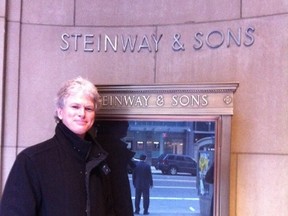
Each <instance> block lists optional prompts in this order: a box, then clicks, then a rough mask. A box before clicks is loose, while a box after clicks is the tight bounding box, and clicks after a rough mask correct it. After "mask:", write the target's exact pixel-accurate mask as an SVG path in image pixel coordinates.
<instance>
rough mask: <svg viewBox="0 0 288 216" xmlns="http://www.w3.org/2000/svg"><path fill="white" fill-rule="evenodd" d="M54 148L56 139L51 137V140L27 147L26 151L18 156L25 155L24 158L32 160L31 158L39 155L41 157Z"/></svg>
mask: <svg viewBox="0 0 288 216" xmlns="http://www.w3.org/2000/svg"><path fill="white" fill-rule="evenodd" d="M55 148H56V139H55V137H52V138H50V139H48V140H45V141H43V142H41V143H38V144H35V145H33V146H30V147H27V148H26V149H24V150H23V151H22V152H21V153H20V155H26V156H28V157H31V158H32V157H36V156H39V155H40V156H41V155H43V154H45V153H48V152H50V151H51V150H53V149H55Z"/></svg>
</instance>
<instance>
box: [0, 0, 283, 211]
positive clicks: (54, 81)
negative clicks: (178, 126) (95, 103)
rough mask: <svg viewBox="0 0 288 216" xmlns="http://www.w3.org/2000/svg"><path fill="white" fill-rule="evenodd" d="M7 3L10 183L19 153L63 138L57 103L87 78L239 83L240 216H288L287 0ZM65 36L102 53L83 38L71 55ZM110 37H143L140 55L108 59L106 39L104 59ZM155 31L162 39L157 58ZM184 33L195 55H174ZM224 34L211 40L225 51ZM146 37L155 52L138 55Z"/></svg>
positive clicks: (0, 40)
mask: <svg viewBox="0 0 288 216" xmlns="http://www.w3.org/2000/svg"><path fill="white" fill-rule="evenodd" d="M5 2H6V1H5V0H0V27H1V29H0V59H1V60H0V73H1V76H2V75H3V77H4V78H5V79H1V83H0V87H1V86H2V83H5V85H4V90H5V91H4V96H5V103H3V108H4V116H2V118H1V120H2V125H3V126H2V127H3V128H1V129H2V133H3V137H2V140H3V141H2V142H1V143H2V152H1V157H2V161H1V165H2V174H3V183H4V182H5V180H6V177H7V175H8V173H9V170H10V168H11V166H12V163H13V161H14V159H15V156H16V154H17V153H18V152H19V151H21V150H22V149H23V148H25V147H27V146H30V145H33V144H35V143H38V142H40V141H42V140H44V139H46V138H47V137H50V136H51V135H52V134H53V132H54V131H53V130H54V126H55V124H54V121H53V114H54V105H53V100H54V97H55V94H56V91H57V89H58V86H59V85H60V83H61V82H63V81H64V80H67V79H70V78H73V77H75V76H78V75H82V76H84V77H87V78H89V79H91V80H92V81H93V82H94V83H95V84H155V83H173V84H177V83H187V84H189V83H195V82H231V81H236V82H239V84H240V86H239V88H238V90H237V92H236V95H235V101H234V105H235V111H234V116H233V120H232V146H231V185H230V191H231V194H230V195H231V196H230V206H231V208H230V215H231V216H234V215H235V216H236V215H237V216H243V215H245V216H250V215H253V216H254V215H257V216H258V215H259V216H263V215H264V216H265V215H267V216H270V215H272V214H273V213H274V214H277V215H279V216H282V215H283V216H284V215H287V214H288V207H287V203H288V183H287V182H288V172H287V167H286V166H287V164H288V145H287V140H288V133H287V131H288V117H287V116H288V115H287V111H288V103H286V99H287V98H288V97H287V96H288V91H287V86H288V77H287V76H288V61H287V57H288V3H287V1H286V0H273V1H272V0H266V1H259V0H258V1H257V0H249V1H248V0H242V1H240V0H217V1H216V0H208V1H191V0H182V1H170V0H169V1H167V0H165V1H164V0H157V1H152V0H146V1H131V0H129V1H122V2H121V3H120V2H119V1H116V0H111V1H100V0H94V1H89V0H81V1H72V0H63V1H60V2H59V1H55V0H54V1H53V0H45V1H44V0H38V1H28V0H23V1H17V0H10V1H9V2H8V1H7V4H8V5H7V10H5V9H4V8H6V7H4V6H5ZM74 2H75V5H74ZM2 6H3V7H2ZM5 14H6V15H5ZM5 16H7V20H6V19H5ZM5 21H6V22H5ZM250 27H253V28H254V29H255V32H254V33H253V37H254V43H253V44H252V45H251V46H246V45H245V42H246V43H247V42H249V38H247V37H246V36H245V31H246V30H247V29H248V28H250ZM5 30H6V33H7V39H6V40H5V37H4V35H5ZM229 30H231V31H232V32H233V33H235V34H237V33H238V31H241V44H240V45H239V46H238V45H236V44H235V43H233V42H231V44H230V46H228V43H229V41H228V40H227V38H228V37H227V34H228V31H229ZM213 31H218V32H223V33H224V37H225V40H224V43H223V44H222V46H220V47H219V48H214V49H213V48H209V47H208V46H207V43H204V44H203V47H202V48H201V49H199V50H195V49H194V48H193V45H195V44H196V45H199V44H197V42H196V41H195V38H194V36H195V34H196V33H197V32H201V33H202V34H203V37H202V38H203V40H205V38H206V36H207V35H209V33H211V32H213ZM63 33H68V34H75V33H81V34H82V35H85V34H87V35H88V34H90V35H92V34H93V35H94V38H93V40H94V42H95V43H94V44H93V45H91V44H90V45H89V46H88V47H89V48H91V47H93V48H94V51H93V52H84V48H83V46H84V45H83V37H81V38H80V39H79V41H78V45H79V46H78V48H77V49H78V50H77V51H75V50H74V48H75V47H74V44H73V43H72V42H71V44H70V48H69V49H68V50H67V51H62V50H61V49H60V46H64V44H63V42H62V41H61V35H62V34H63ZM100 34H101V39H103V37H104V36H105V34H106V35H108V36H109V37H111V38H115V36H116V35H118V36H119V38H121V35H125V36H127V35H131V36H135V35H137V36H138V39H139V40H138V41H137V43H136V44H137V45H136V49H135V51H134V52H131V51H126V52H123V51H122V50H121V49H122V48H121V46H120V45H119V46H118V48H117V51H113V49H112V48H111V47H108V50H107V51H106V52H105V47H104V45H103V44H104V42H102V43H101V50H100V51H99V52H98V51H97V37H98V36H99V35H100ZM153 34H154V35H156V36H157V37H159V36H160V35H161V34H162V38H161V40H160V42H159V46H158V47H157V48H158V51H157V52H156V50H155V49H156V48H155V43H154V44H153V39H151V36H152V35H153ZM175 34H181V38H180V42H181V44H179V45H183V44H184V48H185V50H179V51H175V50H173V46H174V48H177V43H176V44H174V43H173V42H174V37H175ZM214 36H215V37H211V38H210V39H211V41H210V43H211V44H218V43H219V38H217V35H216V34H215V35H214ZM146 37H147V39H148V40H149V43H150V45H151V52H150V51H149V50H148V49H140V52H138V50H137V48H139V46H140V45H141V40H143V38H146ZM89 40H92V39H89ZM119 40H120V39H119ZM4 45H5V46H6V50H5V52H4V54H3V50H4ZM4 60H5V65H3V63H4ZM2 65H3V66H2ZM4 75H5V76H4ZM3 81H5V82H3ZM1 95H2V94H1ZM0 99H1V100H2V98H0ZM3 183H2V184H3Z"/></svg>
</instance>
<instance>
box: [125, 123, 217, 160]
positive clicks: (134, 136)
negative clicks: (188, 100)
mask: <svg viewBox="0 0 288 216" xmlns="http://www.w3.org/2000/svg"><path fill="white" fill-rule="evenodd" d="M214 135H215V122H204V121H198V122H187V121H185V122H182V121H171V122H170V121H169V122H168V121H129V129H128V134H127V137H126V138H125V141H126V142H127V143H128V144H129V146H131V148H132V149H133V151H135V152H136V153H137V154H140V153H142V152H145V153H146V154H147V155H148V157H149V158H155V157H158V156H159V155H160V154H162V153H174V154H189V155H192V156H193V157H197V148H195V143H197V141H198V140H200V139H202V138H205V137H211V136H213V137H214Z"/></svg>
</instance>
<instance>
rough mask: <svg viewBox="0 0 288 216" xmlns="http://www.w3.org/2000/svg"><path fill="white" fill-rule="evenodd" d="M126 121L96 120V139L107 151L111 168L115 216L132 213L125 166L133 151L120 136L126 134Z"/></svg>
mask: <svg viewBox="0 0 288 216" xmlns="http://www.w3.org/2000/svg"><path fill="white" fill-rule="evenodd" d="M128 126H129V124H128V122H127V121H108V120H107V121H96V127H97V138H96V139H97V141H98V142H99V143H100V144H101V146H102V147H103V148H104V150H106V151H107V152H108V157H107V164H108V166H109V167H110V169H111V173H110V177H111V183H112V184H111V186H112V196H113V206H114V210H115V213H116V215H117V216H131V215H133V204H132V200H131V191H130V183H129V178H128V173H127V166H128V164H130V163H131V159H132V157H133V156H134V154H135V153H134V152H132V151H130V150H129V149H128V148H127V144H126V143H125V142H123V141H122V140H121V138H123V137H125V136H126V135H127V130H128Z"/></svg>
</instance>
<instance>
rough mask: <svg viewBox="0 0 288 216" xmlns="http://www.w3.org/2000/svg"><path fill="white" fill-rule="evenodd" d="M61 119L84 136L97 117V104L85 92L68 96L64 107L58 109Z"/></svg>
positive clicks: (76, 132)
mask: <svg viewBox="0 0 288 216" xmlns="http://www.w3.org/2000/svg"><path fill="white" fill-rule="evenodd" d="M57 113H58V117H59V119H61V120H62V122H63V123H64V124H65V125H66V126H67V127H68V128H69V129H70V130H71V131H72V132H74V133H75V134H77V135H78V136H80V137H81V138H84V136H85V134H86V132H87V131H88V130H89V129H90V128H91V127H92V125H93V123H94V119H95V104H94V102H93V100H92V99H91V97H90V96H89V95H87V94H85V93H83V92H78V93H76V94H73V95H70V96H69V97H68V98H66V100H65V103H64V107H63V108H58V110H57Z"/></svg>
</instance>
